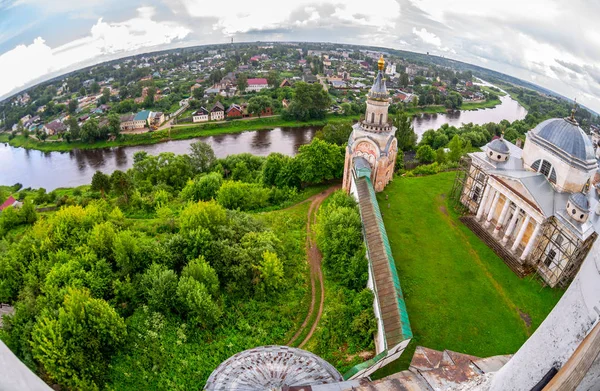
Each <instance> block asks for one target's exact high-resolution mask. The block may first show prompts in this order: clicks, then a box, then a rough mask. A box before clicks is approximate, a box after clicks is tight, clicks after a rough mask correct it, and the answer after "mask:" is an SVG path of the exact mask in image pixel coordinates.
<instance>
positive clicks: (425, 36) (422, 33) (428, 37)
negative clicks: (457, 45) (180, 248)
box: [412, 27, 442, 47]
mask: <svg viewBox="0 0 600 391" xmlns="http://www.w3.org/2000/svg"><path fill="white" fill-rule="evenodd" d="M412 32H413V34H414V35H416V36H417V37H419V38H421V41H423V42H425V43H427V44H429V45H434V46H438V47H440V46H442V40H441V39H440V37H438V36H437V35H435V34H434V33H430V32H429V31H427V29H426V28H425V27H421V29H420V30H418V29H417V28H416V27H413V29H412Z"/></svg>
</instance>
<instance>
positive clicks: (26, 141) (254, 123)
mask: <svg viewBox="0 0 600 391" xmlns="http://www.w3.org/2000/svg"><path fill="white" fill-rule="evenodd" d="M350 120H358V116H357V115H356V116H339V115H329V116H327V117H326V118H325V119H323V120H314V121H305V122H301V121H286V120H283V119H281V118H280V117H270V118H256V119H252V120H243V121H241V120H240V121H229V122H223V123H206V124H201V125H189V126H174V127H172V128H171V129H164V130H158V131H154V132H146V133H140V134H122V135H121V136H120V138H119V140H114V141H97V142H95V143H84V142H81V141H74V142H70V143H68V142H66V141H54V142H42V141H37V140H34V139H32V138H25V137H23V136H16V137H14V138H12V139H10V140H9V137H8V136H9V134H8V133H3V134H0V142H3V143H8V144H9V145H10V146H12V147H21V148H25V149H35V150H39V151H42V152H67V151H71V150H73V149H98V148H112V147H125V146H136V145H150V144H156V143H160V142H164V141H169V140H184V139H190V138H195V137H205V136H216V135H219V134H230V133H241V132H245V131H249V130H263V129H273V128H284V127H285V128H304V127H321V126H325V125H326V124H327V123H339V122H344V121H350Z"/></svg>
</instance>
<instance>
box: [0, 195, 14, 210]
mask: <svg viewBox="0 0 600 391" xmlns="http://www.w3.org/2000/svg"><path fill="white" fill-rule="evenodd" d="M15 202H17V200H15V198H14V197H13V196H10V197H8V199H7V200H6V201H4V203H3V204H2V205H0V210H4V209H6V208H8V207H9V206H12V205H13V204H14V203H15Z"/></svg>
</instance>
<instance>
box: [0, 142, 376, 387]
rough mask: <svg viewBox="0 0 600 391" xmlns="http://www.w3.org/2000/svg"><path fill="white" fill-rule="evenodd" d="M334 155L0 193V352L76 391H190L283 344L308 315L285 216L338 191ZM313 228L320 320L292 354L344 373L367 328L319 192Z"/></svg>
mask: <svg viewBox="0 0 600 391" xmlns="http://www.w3.org/2000/svg"><path fill="white" fill-rule="evenodd" d="M343 156H344V155H343V149H342V148H340V147H339V146H337V145H335V144H329V143H327V142H325V141H323V140H320V139H315V140H314V141H313V142H312V143H311V144H309V145H306V146H303V147H302V148H301V149H300V151H299V153H298V154H297V155H296V157H293V158H292V157H288V156H284V155H280V154H271V155H270V156H268V157H266V158H263V157H256V156H252V155H249V154H243V155H232V156H229V157H227V158H224V159H216V158H215V157H214V153H213V152H212V149H211V148H210V147H209V146H208V145H207V144H204V143H201V142H198V143H195V144H193V146H192V149H191V151H190V153H189V154H188V155H174V154H170V153H162V154H160V155H158V156H150V155H148V154H146V153H144V152H141V153H138V154H136V156H135V163H134V166H133V168H132V169H130V170H129V171H127V172H122V171H115V172H114V173H112V175H110V176H109V175H106V174H103V173H101V172H97V173H96V174H95V175H94V178H93V180H92V183H91V185H88V186H82V187H79V188H76V189H58V190H55V191H53V192H50V193H47V192H46V191H45V190H44V189H38V190H31V189H20V190H18V187H19V186H18V185H17V186H16V187H13V188H3V194H2V196H7V193H8V191H11V192H14V194H15V195H16V196H17V198H20V199H22V200H23V201H24V204H23V206H22V207H21V208H20V209H13V208H12V207H11V208H8V209H7V210H6V211H5V212H3V213H2V214H1V215H0V216H1V217H0V235H1V237H2V238H1V239H0V302H3V303H10V304H12V305H14V307H15V314H14V315H13V316H9V317H5V319H4V327H3V328H2V329H0V338H1V339H2V340H3V341H4V342H5V343H6V344H7V345H8V346H9V347H10V348H11V350H12V351H13V352H15V354H17V355H18V357H19V358H20V359H21V360H22V361H23V362H24V363H25V364H26V365H28V366H29V367H30V368H32V369H33V370H34V371H35V372H36V373H38V374H39V375H40V377H42V378H43V379H45V380H46V381H47V382H48V383H49V384H52V385H54V384H56V385H59V386H61V387H63V389H83V390H94V389H118V390H127V389H131V390H133V389H136V390H138V389H169V390H171V389H190V388H194V389H197V388H199V387H201V386H202V384H204V381H205V380H206V378H207V377H208V375H209V374H210V373H211V371H212V370H213V369H214V368H216V366H217V365H218V364H219V363H220V362H222V361H224V360H225V359H227V358H228V357H229V356H231V355H233V354H235V353H236V352H239V351H241V350H244V349H248V348H251V347H255V346H259V345H265V344H285V343H286V342H287V340H288V339H289V338H290V336H291V335H292V334H294V332H295V330H296V329H298V327H299V325H300V323H301V322H302V320H303V317H304V315H305V314H306V312H307V311H308V305H309V303H310V286H309V284H308V267H307V264H306V260H305V257H306V255H305V248H304V246H305V238H306V219H307V211H308V204H307V203H300V204H298V205H296V206H293V207H290V206H291V205H293V204H296V203H298V202H299V201H301V200H303V199H305V198H307V197H308V196H310V195H311V194H314V193H315V192H319V191H321V190H322V189H324V188H325V186H328V185H318V184H320V183H324V182H327V181H329V180H332V179H336V178H340V176H341V173H342V168H343ZM311 185H313V186H311ZM314 185H317V186H316V187H315V186H314ZM34 204H37V205H38V206H47V205H55V206H58V209H57V210H51V211H43V212H40V211H36V208H35V206H34ZM284 207H286V208H284ZM282 208H283V209H282ZM51 209H52V208H51ZM316 229H317V232H318V243H319V246H320V247H321V248H322V250H323V256H324V259H323V263H324V273H325V276H326V277H325V278H326V280H327V305H326V306H325V309H324V313H323V317H322V319H321V322H320V326H319V328H318V329H317V330H316V332H315V334H314V335H313V337H312V339H311V340H310V343H309V344H308V345H307V348H308V349H310V350H312V351H314V352H315V353H317V354H319V355H321V356H323V357H324V358H325V359H327V360H328V361H329V362H331V363H332V364H334V365H335V366H337V367H338V369H339V370H341V371H345V370H347V369H349V368H350V367H351V366H353V365H355V364H356V363H358V362H360V361H361V360H362V358H361V357H359V356H358V355H357V353H359V352H362V351H368V350H372V349H373V332H374V331H375V328H376V324H375V320H374V315H373V310H372V302H373V297H372V293H371V291H369V290H368V289H366V288H365V287H366V278H367V261H366V258H365V256H364V254H365V249H364V247H363V244H362V237H361V230H360V217H359V213H358V210H357V206H356V205H355V203H354V201H353V199H352V198H350V197H348V196H347V195H345V194H344V193H342V192H338V193H335V194H334V195H333V196H332V197H331V198H330V199H329V200H328V201H327V203H326V205H324V206H323V207H322V208H321V210H320V212H319V215H318V223H317V228H316Z"/></svg>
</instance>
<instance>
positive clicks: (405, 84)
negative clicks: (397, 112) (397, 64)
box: [400, 72, 409, 88]
mask: <svg viewBox="0 0 600 391" xmlns="http://www.w3.org/2000/svg"><path fill="white" fill-rule="evenodd" d="M408 83H409V80H408V73H406V72H402V74H400V85H401V86H402V87H404V88H406V87H408Z"/></svg>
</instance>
